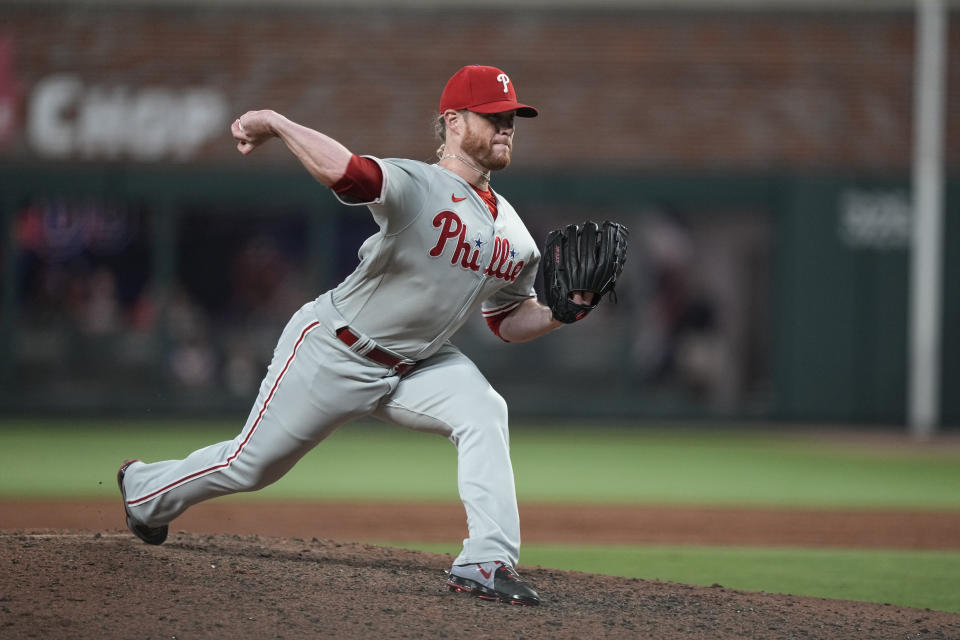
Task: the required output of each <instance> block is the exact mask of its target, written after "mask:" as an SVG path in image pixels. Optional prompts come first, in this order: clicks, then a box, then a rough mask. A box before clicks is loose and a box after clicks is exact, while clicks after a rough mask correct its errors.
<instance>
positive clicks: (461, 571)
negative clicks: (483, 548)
mask: <svg viewBox="0 0 960 640" xmlns="http://www.w3.org/2000/svg"><path fill="white" fill-rule="evenodd" d="M447 586H448V587H450V590H451V591H461V592H467V593H470V594H471V595H474V596H476V597H478V598H482V599H484V600H496V601H498V602H505V603H507V604H520V605H538V604H540V596H539V595H537V592H536V591H534V590H533V587H531V586H530V585H529V584H527V582H525V581H524V580H523V579H522V578H521V577H520V574H518V573H517V571H516V569H514V568H513V567H511V566H510V565H508V564H504V563H503V562H500V561H499V560H497V561H494V562H483V563H479V564H460V565H453V567H452V568H451V569H450V576H449V577H448V578H447Z"/></svg>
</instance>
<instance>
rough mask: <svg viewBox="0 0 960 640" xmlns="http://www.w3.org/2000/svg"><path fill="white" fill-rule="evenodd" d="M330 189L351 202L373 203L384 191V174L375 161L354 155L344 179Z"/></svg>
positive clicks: (344, 173)
mask: <svg viewBox="0 0 960 640" xmlns="http://www.w3.org/2000/svg"><path fill="white" fill-rule="evenodd" d="M330 188H331V189H332V190H333V191H334V192H335V193H337V194H338V195H340V196H345V197H346V198H349V199H351V200H356V201H358V202H372V201H374V200H376V199H377V198H379V197H380V192H381V191H382V190H383V173H382V172H381V171H380V165H378V164H377V163H376V162H375V161H374V160H371V159H370V158H363V157H361V156H358V155H356V154H354V155H353V156H351V157H350V162H348V163H347V169H346V171H344V172H343V177H342V178H340V179H339V180H337V181H336V182H335V183H333V184H332V185H330Z"/></svg>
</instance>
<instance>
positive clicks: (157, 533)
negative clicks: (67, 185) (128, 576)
mask: <svg viewBox="0 0 960 640" xmlns="http://www.w3.org/2000/svg"><path fill="white" fill-rule="evenodd" d="M536 115H537V110H536V109H534V108H533V107H531V106H529V105H526V104H522V103H520V102H518V101H517V95H516V90H515V88H514V85H513V81H512V80H511V79H510V77H509V76H507V74H506V73H504V72H503V71H502V70H500V69H497V68H495V67H489V66H468V67H464V68H462V69H460V70H459V71H457V73H456V74H454V75H453V77H451V78H450V80H449V81H448V82H447V85H446V87H445V88H444V90H443V93H442V95H441V99H440V110H439V115H438V118H437V133H438V135H439V136H440V138H441V142H442V145H441V147H440V149H439V151H438V159H439V161H438V162H437V163H435V164H426V163H423V162H418V161H414V160H405V159H382V158H375V157H372V156H358V155H354V154H353V153H351V152H350V151H349V150H348V149H347V148H346V147H344V146H343V145H342V144H340V143H339V142H337V141H336V140H333V139H331V138H329V137H328V136H326V135H324V134H322V133H320V132H318V131H314V130H312V129H309V128H307V127H305V126H302V125H300V124H297V123H295V122H292V121H290V120H289V119H287V118H285V117H284V116H282V115H280V114H279V113H276V112H274V111H269V110H264V111H248V112H247V113H244V114H243V115H242V116H240V117H239V118H238V119H237V120H235V121H234V122H233V123H232V126H231V132H232V134H233V137H234V139H236V141H237V149H238V150H239V151H240V153H241V154H244V155H246V154H249V153H250V152H252V151H253V150H254V149H256V148H257V147H259V146H260V145H262V144H264V143H266V142H267V141H268V140H270V139H272V138H279V139H280V140H281V141H283V143H284V144H285V145H286V146H287V148H288V149H289V150H290V151H291V152H292V153H293V154H294V155H295V156H296V157H297V158H298V159H299V160H300V162H301V163H302V164H303V166H304V167H305V168H306V169H307V171H309V172H310V174H312V175H313V176H314V177H315V178H316V179H317V180H319V181H320V182H321V183H323V184H324V185H326V186H327V187H329V188H330V189H331V190H332V191H333V192H334V194H335V195H336V197H337V198H338V199H339V200H340V201H342V202H343V203H344V204H347V205H351V206H366V207H367V208H368V209H369V211H370V213H371V214H372V215H373V218H374V220H375V221H376V223H377V225H378V226H379V231H378V232H377V233H376V234H374V235H373V236H371V237H370V238H368V239H367V240H366V241H365V242H364V243H363V245H362V246H361V248H360V251H359V257H360V263H359V265H358V266H357V268H356V270H355V271H354V272H353V273H352V274H350V275H349V276H348V277H347V278H346V279H345V280H344V281H343V282H341V283H340V284H339V285H337V286H336V287H335V288H334V289H332V290H330V291H327V292H326V293H324V294H322V295H321V296H320V297H318V298H317V299H315V300H312V301H310V302H308V303H307V304H305V305H304V306H303V307H302V308H301V309H300V310H299V311H297V312H296V313H295V314H294V315H293V317H292V318H291V319H290V321H289V323H288V324H287V326H286V328H285V329H284V330H283V333H282V334H281V336H280V340H279V342H278V344H277V348H276V350H275V351H274V356H273V361H272V362H271V364H270V366H269V368H268V369H267V373H266V377H265V378H264V380H263V383H262V384H261V386H260V391H259V395H258V397H257V399H256V402H255V404H254V406H253V408H252V410H251V412H250V415H249V417H248V418H247V421H246V424H245V425H244V427H243V429H242V430H241V431H240V433H239V434H238V435H237V436H236V438H234V439H233V440H230V441H227V442H221V443H218V444H213V445H210V446H208V447H204V448H202V449H200V450H198V451H195V452H193V453H192V454H190V455H189V456H187V457H186V458H185V459H183V460H167V461H161V462H154V463H151V464H147V463H144V462H141V461H139V460H131V461H127V462H125V463H124V464H123V466H122V467H121V468H120V470H119V472H118V474H117V481H118V483H119V485H120V491H121V494H122V496H123V506H124V510H125V515H126V522H127V526H128V527H129V528H130V530H131V531H132V532H133V533H134V534H135V535H136V536H137V537H139V538H140V539H142V540H143V541H144V542H147V543H149V544H161V543H163V541H164V540H165V539H166V537H167V530H168V525H169V523H170V522H171V521H173V520H174V519H175V518H176V517H177V516H179V515H180V514H181V513H183V512H184V511H185V510H186V509H187V508H188V507H190V506H191V505H194V504H197V503H198V502H201V501H203V500H208V499H210V498H213V497H216V496H221V495H225V494H230V493H235V492H239V491H255V490H257V489H260V488H262V487H264V486H266V485H268V484H270V483H272V482H274V481H276V480H277V479H279V478H280V477H281V476H283V475H284V474H285V473H286V472H287V471H289V470H290V469H291V468H292V467H293V465H294V464H296V462H297V461H298V460H299V459H300V458H301V457H302V456H303V455H305V454H306V453H307V452H308V451H310V450H311V449H312V448H313V447H314V446H316V445H317V444H318V443H320V442H321V441H322V440H323V439H324V438H326V437H327V436H329V435H330V434H331V433H332V432H333V431H334V429H336V428H337V427H339V426H340V425H342V424H344V423H346V422H348V421H350V420H353V419H355V418H360V417H364V416H374V417H376V418H379V419H381V420H384V421H387V422H390V423H393V424H397V425H401V426H404V427H408V428H411V429H416V430H419V431H426V432H431V433H437V434H440V435H442V436H444V437H446V438H448V439H449V440H450V441H451V442H452V443H453V444H454V445H455V446H456V450H457V457H458V471H457V474H458V482H457V484H458V488H459V492H460V497H461V500H462V501H463V505H464V508H465V510H466V516H467V529H468V537H467V538H466V539H465V540H464V541H463V549H462V551H461V552H460V554H459V555H458V557H457V558H456V559H455V560H454V563H453V567H452V568H451V570H450V573H449V577H448V579H447V585H448V586H449V588H450V589H451V590H454V591H462V592H468V593H471V594H473V595H475V596H478V597H481V598H485V599H490V600H497V601H501V602H508V603H513V604H523V605H536V604H539V602H540V597H539V596H538V594H537V592H536V591H535V590H534V589H533V588H532V587H531V586H530V585H529V584H528V583H527V582H525V581H524V580H523V579H521V577H520V576H519V575H518V574H517V571H516V569H515V567H516V565H517V560H518V556H519V549H520V520H519V516H518V513H517V500H516V495H515V491H514V481H513V469H512V465H511V462H510V450H509V434H508V428H507V407H506V405H505V403H504V400H503V398H502V397H501V396H500V395H499V394H498V393H497V392H496V391H495V390H494V389H493V388H492V387H491V386H490V383H489V382H487V380H486V379H485V378H484V377H483V374H481V373H480V371H479V370H478V369H477V367H476V366H475V365H474V364H473V362H472V361H471V360H470V359H468V358H467V357H466V356H465V355H464V354H463V353H461V352H460V351H459V350H458V349H457V348H456V347H455V346H453V344H451V342H450V338H451V337H452V336H453V334H454V333H455V332H456V331H457V330H458V329H459V328H460V327H461V325H463V323H464V322H465V321H466V319H467V318H468V317H470V316H471V314H474V313H478V312H479V313H482V314H483V317H484V318H485V319H486V321H487V323H488V325H489V326H490V329H491V330H492V331H493V332H494V333H495V334H496V335H497V336H499V337H500V338H501V339H502V340H504V341H506V342H523V341H526V340H531V339H533V338H537V337H539V336H541V335H543V334H545V333H547V332H549V331H552V330H554V329H557V328H558V327H560V326H562V325H563V324H564V323H570V322H574V321H577V320H579V319H581V318H583V317H584V316H585V315H586V314H587V313H588V312H589V311H590V310H592V309H593V308H594V307H596V305H597V304H598V303H599V302H600V299H601V298H602V297H603V295H604V294H605V293H607V292H609V291H610V290H611V289H612V288H613V286H614V284H615V282H616V279H617V277H618V276H619V274H620V271H621V269H622V266H623V259H624V255H625V251H626V246H627V232H626V229H624V228H623V227H622V226H621V225H617V224H613V223H609V222H605V223H603V224H601V225H597V224H595V223H592V222H587V223H583V224H580V225H570V226H568V227H565V228H562V229H558V230H556V231H553V232H551V233H550V234H549V235H548V237H547V242H546V248H545V251H546V256H545V265H544V275H545V283H544V284H545V298H546V301H547V304H546V305H544V304H541V303H540V302H538V300H537V296H536V292H535V291H534V280H535V278H536V275H537V269H538V264H539V262H540V258H541V255H540V252H539V251H538V247H537V244H536V243H535V242H534V240H533V239H532V238H531V237H530V234H529V233H528V231H527V229H526V228H525V226H524V224H523V222H522V221H521V219H520V217H519V215H518V214H517V212H516V211H515V210H514V208H513V207H512V206H511V205H510V203H509V202H508V201H507V200H506V199H504V197H503V196H502V195H500V194H499V193H497V192H495V191H493V190H492V189H491V188H490V175H491V172H493V171H497V170H500V169H505V168H506V167H507V166H508V165H509V164H510V157H511V154H512V152H513V134H514V127H515V118H517V117H520V118H532V117H535V116H536Z"/></svg>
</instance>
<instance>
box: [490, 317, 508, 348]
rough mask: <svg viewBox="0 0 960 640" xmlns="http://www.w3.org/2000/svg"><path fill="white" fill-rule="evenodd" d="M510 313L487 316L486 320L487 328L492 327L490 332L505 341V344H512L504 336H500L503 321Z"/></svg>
mask: <svg viewBox="0 0 960 640" xmlns="http://www.w3.org/2000/svg"><path fill="white" fill-rule="evenodd" d="M508 315H510V314H509V313H501V314H499V315H496V316H486V317H485V318H484V319H485V320H486V321H487V326H488V327H490V331H493V334H494V335H495V336H497V337H498V338H500V339H501V340H503V341H504V342H510V341H509V340H507V339H506V338H504V337H503V336H502V335H500V325H501V324H502V323H503V319H504V318H506V317H507V316H508Z"/></svg>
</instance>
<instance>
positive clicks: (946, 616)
mask: <svg viewBox="0 0 960 640" xmlns="http://www.w3.org/2000/svg"><path fill="white" fill-rule="evenodd" d="M451 561H452V557H451V556H448V555H437V554H426V553H419V552H413V551H405V550H399V549H393V548H386V547H376V546H371V545H361V544H341V543H337V542H333V541H329V540H317V539H313V540H303V539H299V538H279V537H278V538H265V537H258V536H238V535H224V534H221V535H209V536H204V535H196V534H187V533H183V532H180V533H172V534H171V536H170V539H169V540H168V541H167V543H166V544H164V545H163V546H160V547H151V546H148V545H144V544H142V543H141V542H140V541H139V540H137V539H135V538H133V537H132V536H131V535H130V534H128V533H126V532H124V533H119V532H110V533H93V532H76V531H72V532H71V531H16V532H9V531H8V532H3V533H0V637H2V638H10V639H13V638H52V637H58V638H74V639H79V640H84V639H87V638H91V639H92V638H96V639H97V640H103V639H104V638H165V639H167V640H169V639H171V638H178V639H184V638H291V639H301V638H338V639H344V638H472V639H478V638H498V639H501V638H527V639H528V640H541V639H544V640H545V639H547V638H550V639H556V638H577V639H581V638H596V637H603V638H658V639H669V638H698V639H705V638H710V639H724V638H730V639H734V638H736V639H742V638H752V639H774V638H777V639H779V638H784V639H786V638H790V639H796V638H824V639H828V638H829V639H831V640H833V639H836V638H871V639H883V638H898V639H902V638H930V639H934V638H944V639H946V638H960V615H956V614H950V613H941V612H935V611H928V610H919V609H908V608H901V607H893V606H888V605H879V604H865V603H853V602H844V601H838V600H825V599H817V598H804V597H795V596H781V595H772V594H765V593H750V592H744V591H734V590H730V589H725V588H723V587H720V586H716V587H713V588H705V587H691V586H686V585H680V584H672V583H665V582H656V581H645V580H636V579H626V578H614V577H609V576H598V575H590V574H582V573H574V572H568V571H555V570H550V569H542V568H538V567H530V566H523V565H521V566H520V568H519V569H520V572H521V574H522V575H523V576H524V577H525V578H527V579H529V580H530V581H531V582H532V583H533V584H534V585H535V586H536V588H537V589H538V590H539V592H540V595H541V597H543V599H544V604H543V605H542V606H540V607H517V606H509V605H503V604H498V603H491V602H485V601H482V600H478V599H476V598H473V597H470V596H467V595H464V594H458V593H452V592H450V591H448V590H447V588H446V587H445V586H444V577H445V573H444V572H445V570H446V569H448V568H449V566H450V562H451Z"/></svg>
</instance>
